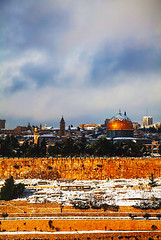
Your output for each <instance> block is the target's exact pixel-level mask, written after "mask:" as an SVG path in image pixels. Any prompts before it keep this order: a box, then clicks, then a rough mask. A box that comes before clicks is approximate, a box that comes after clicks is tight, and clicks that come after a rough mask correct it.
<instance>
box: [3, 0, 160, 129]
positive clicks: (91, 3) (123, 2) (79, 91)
mask: <svg viewBox="0 0 161 240" xmlns="http://www.w3.org/2000/svg"><path fill="white" fill-rule="evenodd" d="M160 13H161V1H160V0H135V1H129V0H77V1H76V0H62V1H60V0H27V1H26V0H0V86H1V87H0V119H6V127H7V128H14V127H16V126H18V125H27V124H28V122H30V123H31V124H37V125H39V124H40V123H41V124H45V123H46V124H47V126H54V127H58V126H59V122H60V119H61V117H62V115H63V117H64V119H65V122H66V124H68V125H69V124H72V125H74V126H78V124H79V123H91V122H94V123H104V121H105V119H106V118H111V117H113V116H114V115H116V114H117V113H118V111H119V109H121V110H122V112H124V111H126V112H127V116H128V117H129V118H130V119H131V120H132V121H138V122H141V119H142V117H143V116H145V115H147V114H148V115H150V116H152V117H153V119H154V122H161V14H160Z"/></svg>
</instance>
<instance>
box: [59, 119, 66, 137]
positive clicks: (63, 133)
mask: <svg viewBox="0 0 161 240" xmlns="http://www.w3.org/2000/svg"><path fill="white" fill-rule="evenodd" d="M59 135H60V137H61V136H65V121H64V118H63V116H62V118H61V120H60V132H59Z"/></svg>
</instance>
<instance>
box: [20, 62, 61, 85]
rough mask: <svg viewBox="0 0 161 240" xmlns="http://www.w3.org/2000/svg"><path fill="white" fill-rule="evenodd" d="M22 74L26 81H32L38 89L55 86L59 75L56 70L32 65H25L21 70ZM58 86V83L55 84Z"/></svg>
mask: <svg viewBox="0 0 161 240" xmlns="http://www.w3.org/2000/svg"><path fill="white" fill-rule="evenodd" d="M21 72H22V74H23V75H24V77H25V78H26V79H28V78H29V79H31V80H32V82H34V83H36V87H37V88H43V87H44V86H48V85H51V84H52V85H53V84H54V79H55V75H56V74H57V72H56V71H54V69H49V68H47V67H46V66H34V65H31V64H27V65H25V66H24V67H23V68H22V69H21ZM55 85H56V82H55Z"/></svg>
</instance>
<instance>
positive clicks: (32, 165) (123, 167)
mask: <svg viewBox="0 0 161 240" xmlns="http://www.w3.org/2000/svg"><path fill="white" fill-rule="evenodd" d="M151 173H153V174H154V177H155V178H157V177H161V158H159V157H158V158H152V157H150V158H120V157H111V158H107V157H105V158H92V157H86V158H85V157H73V158H71V157H68V158H63V157H58V158H0V178H1V179H6V178H9V177H10V176H13V177H14V178H15V179H23V178H41V179H57V178H64V179H68V178H71V179H78V180H92V179H102V180H103V179H114V178H149V177H150V176H151Z"/></svg>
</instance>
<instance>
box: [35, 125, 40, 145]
mask: <svg viewBox="0 0 161 240" xmlns="http://www.w3.org/2000/svg"><path fill="white" fill-rule="evenodd" d="M38 139H39V132H38V129H37V128H35V131H34V144H37V143H38Z"/></svg>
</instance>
